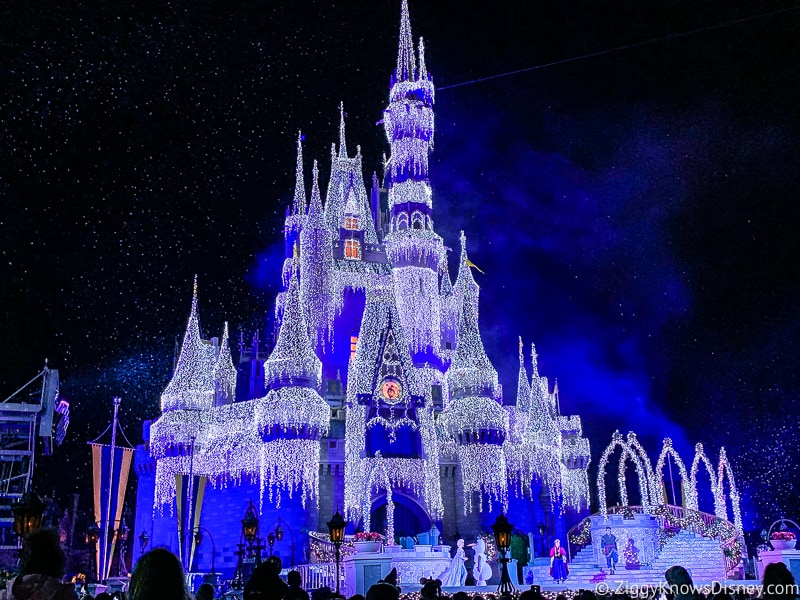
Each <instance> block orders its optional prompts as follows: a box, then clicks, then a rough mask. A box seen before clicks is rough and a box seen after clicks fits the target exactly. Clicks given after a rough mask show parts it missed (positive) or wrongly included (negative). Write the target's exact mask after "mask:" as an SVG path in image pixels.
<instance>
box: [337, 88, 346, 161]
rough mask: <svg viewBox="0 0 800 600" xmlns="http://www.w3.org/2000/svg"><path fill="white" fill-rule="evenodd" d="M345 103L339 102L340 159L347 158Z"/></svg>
mask: <svg viewBox="0 0 800 600" xmlns="http://www.w3.org/2000/svg"><path fill="white" fill-rule="evenodd" d="M346 114H347V113H345V112H344V102H339V158H347V144H346V142H345V136H344V118H345V116H346Z"/></svg>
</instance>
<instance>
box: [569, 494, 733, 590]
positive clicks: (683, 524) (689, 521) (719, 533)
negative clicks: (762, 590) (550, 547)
mask: <svg viewBox="0 0 800 600" xmlns="http://www.w3.org/2000/svg"><path fill="white" fill-rule="evenodd" d="M599 514H600V513H596V514H594V515H590V516H588V517H586V518H585V519H583V520H581V521H580V522H578V523H577V524H575V525H574V526H573V527H572V528H571V529H570V530H569V531H568V532H567V553H568V554H569V556H570V558H572V557H573V556H575V554H577V553H578V551H579V550H580V549H581V548H583V547H584V546H586V545H587V544H589V542H591V526H592V522H591V519H592V517H597V516H599ZM608 514H621V515H623V518H629V519H632V518H633V516H634V515H636V514H647V515H652V516H655V517H658V518H659V520H660V523H661V528H662V529H664V530H666V529H669V528H672V529H682V530H684V531H690V532H692V533H696V534H698V535H702V536H703V537H707V538H710V539H716V540H719V543H720V550H721V551H722V556H723V559H724V565H725V573H726V574H729V573H731V572H732V571H733V570H734V569H736V568H737V567H738V566H739V564H740V563H741V561H742V550H743V548H744V544H743V542H742V540H741V539H740V536H739V531H738V530H737V529H736V526H735V525H734V524H733V523H731V522H730V521H728V520H727V519H721V518H720V517H717V516H716V515H712V514H709V513H704V512H701V511H699V510H692V509H690V508H684V507H683V506H675V505H672V504H659V505H655V506H613V507H609V509H608Z"/></svg>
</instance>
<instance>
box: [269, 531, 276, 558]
mask: <svg viewBox="0 0 800 600" xmlns="http://www.w3.org/2000/svg"><path fill="white" fill-rule="evenodd" d="M267 544H269V555H270V556H272V547H273V546H274V545H275V532H274V531H270V532H269V533H268V534H267Z"/></svg>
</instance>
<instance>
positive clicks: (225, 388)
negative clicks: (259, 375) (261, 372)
mask: <svg viewBox="0 0 800 600" xmlns="http://www.w3.org/2000/svg"><path fill="white" fill-rule="evenodd" d="M214 387H215V400H214V404H215V405H216V406H220V405H223V404H230V403H232V402H233V399H234V394H235V393H236V367H235V366H234V365H233V357H232V356H231V347H230V341H229V336H228V322H227V321H225V327H224V329H223V330H222V342H221V343H220V347H219V358H217V364H216V366H215V367H214Z"/></svg>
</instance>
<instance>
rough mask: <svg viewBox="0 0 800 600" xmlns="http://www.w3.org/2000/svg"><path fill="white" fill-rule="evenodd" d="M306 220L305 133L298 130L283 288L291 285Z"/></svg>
mask: <svg viewBox="0 0 800 600" xmlns="http://www.w3.org/2000/svg"><path fill="white" fill-rule="evenodd" d="M305 220H306V185H305V180H304V177H303V134H302V132H300V131H298V132H297V162H296V165H295V183H294V198H293V199H292V206H291V209H290V210H289V211H288V212H287V214H286V220H285V222H284V227H283V239H284V246H285V259H284V263H283V286H284V288H283V289H286V288H287V287H289V278H290V277H291V275H292V265H293V264H294V263H293V262H292V260H293V258H294V252H295V248H296V247H297V244H298V243H299V242H300V233H301V232H302V230H303V226H304V225H305Z"/></svg>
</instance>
